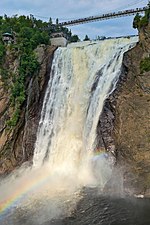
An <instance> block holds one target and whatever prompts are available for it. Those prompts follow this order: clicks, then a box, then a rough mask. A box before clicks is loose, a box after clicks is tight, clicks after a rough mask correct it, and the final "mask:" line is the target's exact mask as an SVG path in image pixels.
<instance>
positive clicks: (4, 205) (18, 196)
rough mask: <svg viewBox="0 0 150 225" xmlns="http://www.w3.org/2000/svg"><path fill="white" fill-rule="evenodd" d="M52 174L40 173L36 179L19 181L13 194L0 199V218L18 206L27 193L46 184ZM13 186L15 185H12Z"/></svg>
mask: <svg viewBox="0 0 150 225" xmlns="http://www.w3.org/2000/svg"><path fill="white" fill-rule="evenodd" d="M50 177H51V175H50V174H48V173H46V174H45V173H44V172H43V173H41V174H40V175H39V174H38V175H37V177H35V178H36V179H33V180H31V179H30V180H28V181H26V180H23V182H20V183H19V187H18V188H17V189H16V190H15V191H14V192H13V193H12V194H11V195H8V196H7V198H6V199H5V200H4V201H1V200H0V220H1V218H2V217H3V216H5V215H6V214H7V213H9V212H10V211H11V209H12V208H14V207H15V206H17V205H18V204H19V202H21V201H22V200H23V199H24V198H25V197H26V195H27V194H30V193H31V192H33V190H35V189H39V188H40V187H41V186H43V185H44V184H46V183H47V182H48V181H49V179H50ZM12 188H13V187H12Z"/></svg>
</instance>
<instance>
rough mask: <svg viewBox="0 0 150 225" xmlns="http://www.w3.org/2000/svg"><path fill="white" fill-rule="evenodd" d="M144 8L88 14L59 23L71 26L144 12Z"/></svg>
mask: <svg viewBox="0 0 150 225" xmlns="http://www.w3.org/2000/svg"><path fill="white" fill-rule="evenodd" d="M146 9H148V7H143V8H136V9H127V10H124V11H118V12H113V13H107V14H102V15H98V16H89V17H85V18H80V19H75V20H70V21H65V22H61V23H59V25H60V26H73V25H78V24H82V23H88V22H94V21H99V20H108V19H111V18H115V17H121V16H128V15H134V14H135V13H138V12H144V11H145V10H146Z"/></svg>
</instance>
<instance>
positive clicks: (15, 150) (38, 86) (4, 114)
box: [0, 45, 56, 174]
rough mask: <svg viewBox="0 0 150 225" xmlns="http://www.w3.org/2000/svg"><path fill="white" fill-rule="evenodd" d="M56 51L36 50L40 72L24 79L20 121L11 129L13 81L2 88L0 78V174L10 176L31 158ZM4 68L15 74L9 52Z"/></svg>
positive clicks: (12, 53) (16, 62)
mask: <svg viewBox="0 0 150 225" xmlns="http://www.w3.org/2000/svg"><path fill="white" fill-rule="evenodd" d="M55 49H56V48H55V47H51V46H47V47H46V46H44V45H41V46H39V47H38V48H37V49H36V50H35V53H36V55H37V57H38V61H39V63H40V70H39V71H38V72H37V73H36V74H34V76H32V77H28V78H27V79H26V84H25V86H26V90H25V91H26V99H25V101H24V103H23V105H22V107H21V114H20V118H19V121H18V122H17V125H16V126H15V127H12V128H11V129H10V128H9V127H8V126H7V121H8V120H9V118H10V117H11V115H12V110H13V109H12V106H11V103H10V102H11V101H10V86H9V84H11V82H12V80H11V79H9V80H8V81H9V82H8V81H7V85H6V84H5V81H4V79H2V74H1V76H0V173H1V174H3V173H4V172H9V171H11V170H12V169H14V168H15V167H16V166H20V165H21V164H22V163H23V162H24V161H27V160H30V159H31V158H32V155H33V149H34V143H35V140H36V132H37V127H38V122H39V119H40V112H41V109H42V102H43V97H44V94H45V90H46V86H47V82H48V80H49V75H50V69H51V62H52V58H53V53H54V50H55ZM5 63H6V65H5V68H7V70H9V71H12V73H15V72H16V70H17V68H18V59H17V57H15V54H14V52H12V51H10V49H9V48H8V50H7V53H6V57H5Z"/></svg>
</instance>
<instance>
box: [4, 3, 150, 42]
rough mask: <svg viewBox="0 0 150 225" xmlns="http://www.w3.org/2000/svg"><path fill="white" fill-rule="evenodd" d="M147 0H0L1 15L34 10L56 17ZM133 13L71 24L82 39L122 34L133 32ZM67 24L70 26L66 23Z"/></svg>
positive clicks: (41, 16)
mask: <svg viewBox="0 0 150 225" xmlns="http://www.w3.org/2000/svg"><path fill="white" fill-rule="evenodd" d="M147 3H148V0H128V1H127V0H0V15H4V14H7V15H9V16H12V15H15V14H18V15H29V14H33V15H34V16H35V17H36V18H37V19H42V20H48V19H49V17H52V18H53V21H55V19H56V18H59V21H65V20H72V19H77V18H82V17H88V16H95V15H100V14H103V13H108V12H114V11H119V10H123V9H130V8H137V7H142V6H145V5H146V4H147ZM132 21H133V16H130V17H123V18H118V19H112V20H108V21H101V22H94V23H88V24H84V25H77V26H74V27H70V28H71V30H72V32H73V33H74V34H78V35H79V37H80V38H81V39H82V38H84V36H85V34H87V35H88V36H89V37H90V38H91V39H94V38H96V36H97V35H99V36H107V37H108V36H122V35H128V34H136V33H137V31H136V30H134V29H133V28H132ZM68 28H69V27H68Z"/></svg>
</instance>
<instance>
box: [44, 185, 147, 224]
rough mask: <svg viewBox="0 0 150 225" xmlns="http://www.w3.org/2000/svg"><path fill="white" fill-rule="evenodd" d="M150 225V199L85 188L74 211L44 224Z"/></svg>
mask: <svg viewBox="0 0 150 225" xmlns="http://www.w3.org/2000/svg"><path fill="white" fill-rule="evenodd" d="M94 224H95V225H149V224H150V199H137V198H133V197H132V198H129V197H126V198H123V197H117V196H102V195H99V194H98V193H97V191H96V190H95V189H88V190H85V191H84V193H83V198H82V199H81V200H80V202H79V203H78V204H77V206H76V209H75V210H74V212H73V213H72V214H71V215H70V216H69V217H67V218H63V219H58V220H53V221H50V222H47V223H45V224H44V225H94Z"/></svg>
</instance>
